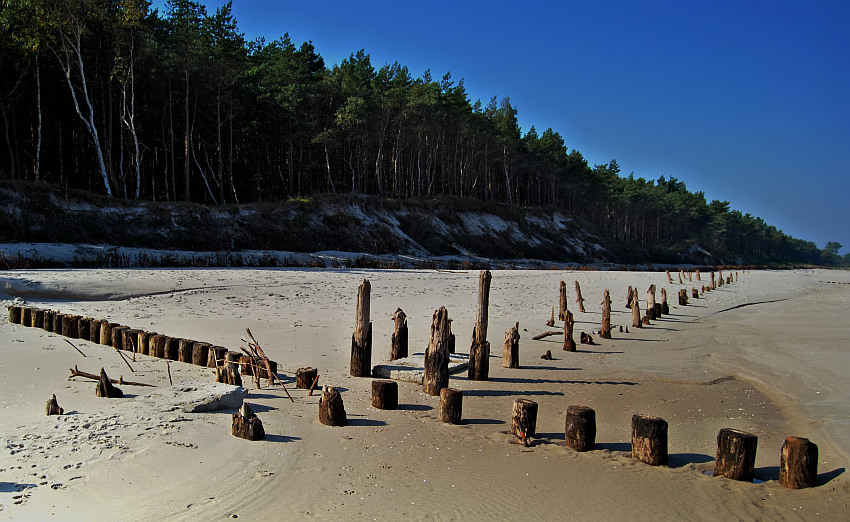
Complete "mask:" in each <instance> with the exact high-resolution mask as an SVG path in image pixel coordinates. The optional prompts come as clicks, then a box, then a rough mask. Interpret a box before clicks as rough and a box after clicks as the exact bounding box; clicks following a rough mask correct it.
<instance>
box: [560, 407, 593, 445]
mask: <svg viewBox="0 0 850 522" xmlns="http://www.w3.org/2000/svg"><path fill="white" fill-rule="evenodd" d="M564 444H566V445H567V447H569V448H572V449H574V450H576V451H590V450H592V449H595V448H596V412H595V411H594V410H593V408H589V407H587V406H578V405H570V406H567V418H566V423H565V426H564Z"/></svg>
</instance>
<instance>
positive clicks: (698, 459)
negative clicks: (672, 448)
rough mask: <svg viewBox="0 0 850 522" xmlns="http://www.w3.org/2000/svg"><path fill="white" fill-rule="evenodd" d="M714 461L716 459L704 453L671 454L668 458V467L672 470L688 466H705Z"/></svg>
mask: <svg viewBox="0 0 850 522" xmlns="http://www.w3.org/2000/svg"><path fill="white" fill-rule="evenodd" d="M713 460H714V457H712V456H710V455H703V454H702V453H671V454H670V455H668V456H667V465H668V466H670V467H671V468H681V467H684V466H687V465H688V464H705V463H706V462H712V461H713Z"/></svg>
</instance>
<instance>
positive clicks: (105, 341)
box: [100, 321, 119, 346]
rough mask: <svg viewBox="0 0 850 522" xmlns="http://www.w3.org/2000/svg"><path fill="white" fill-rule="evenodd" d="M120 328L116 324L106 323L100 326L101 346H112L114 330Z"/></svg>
mask: <svg viewBox="0 0 850 522" xmlns="http://www.w3.org/2000/svg"><path fill="white" fill-rule="evenodd" d="M115 326H119V325H118V324H116V323H110V322H107V321H104V322H102V323H101V324H100V344H102V345H104V346H112V328H113V327H115Z"/></svg>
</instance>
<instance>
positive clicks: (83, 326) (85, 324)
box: [77, 317, 92, 341]
mask: <svg viewBox="0 0 850 522" xmlns="http://www.w3.org/2000/svg"><path fill="white" fill-rule="evenodd" d="M91 321H92V319H91V317H80V319H79V320H78V321H77V336H78V337H79V338H80V339H84V340H86V341H88V340H89V339H90V338H91Z"/></svg>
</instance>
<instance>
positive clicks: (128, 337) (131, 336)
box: [121, 328, 142, 357]
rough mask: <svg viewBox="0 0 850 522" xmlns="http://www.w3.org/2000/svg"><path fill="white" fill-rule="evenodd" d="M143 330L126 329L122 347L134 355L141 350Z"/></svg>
mask: <svg viewBox="0 0 850 522" xmlns="http://www.w3.org/2000/svg"><path fill="white" fill-rule="evenodd" d="M141 332H142V331H141V330H137V329H136V328H128V329H126V330H124V335H123V336H122V341H121V343H122V344H121V349H122V350H125V351H128V352H133V357H135V354H136V353H138V352H139V334H140V333H141Z"/></svg>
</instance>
